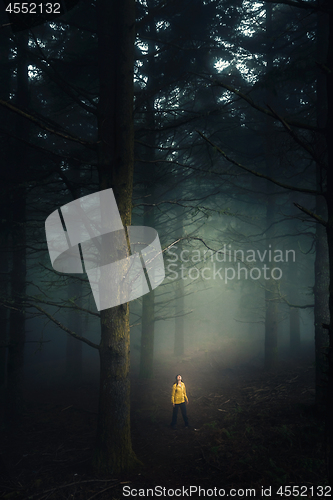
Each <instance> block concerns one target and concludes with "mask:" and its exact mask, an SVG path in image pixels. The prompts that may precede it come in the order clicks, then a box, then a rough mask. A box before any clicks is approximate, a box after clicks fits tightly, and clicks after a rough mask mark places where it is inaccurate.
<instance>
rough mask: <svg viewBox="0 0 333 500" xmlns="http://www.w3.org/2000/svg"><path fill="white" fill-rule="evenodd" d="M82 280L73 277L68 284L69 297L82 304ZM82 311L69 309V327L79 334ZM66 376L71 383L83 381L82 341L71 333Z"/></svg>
mask: <svg viewBox="0 0 333 500" xmlns="http://www.w3.org/2000/svg"><path fill="white" fill-rule="evenodd" d="M81 288H82V285H81V281H78V280H74V279H72V280H71V281H70V282H69V285H68V298H69V300H71V299H73V300H74V301H75V303H76V304H77V305H78V306H80V305H81V302H82V301H81V298H82V290H81ZM82 324H83V321H82V313H80V312H76V311H72V310H69V318H68V328H69V329H70V330H72V331H73V332H74V333H76V334H78V335H83V332H82ZM65 370H66V371H65V378H66V380H67V381H68V382H69V383H71V384H79V383H80V382H81V381H82V342H80V341H78V340H77V339H75V338H74V337H72V336H71V335H67V341H66V368H65Z"/></svg>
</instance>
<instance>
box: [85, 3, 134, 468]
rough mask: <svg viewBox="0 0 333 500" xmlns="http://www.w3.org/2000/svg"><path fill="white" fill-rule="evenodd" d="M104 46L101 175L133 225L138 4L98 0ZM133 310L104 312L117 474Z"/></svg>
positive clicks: (105, 452) (102, 400) (103, 366)
mask: <svg viewBox="0 0 333 500" xmlns="http://www.w3.org/2000/svg"><path fill="white" fill-rule="evenodd" d="M97 30H98V45H99V61H98V64H99V82H100V95H99V105H98V173H99V187H100V189H101V190H103V189H107V188H112V189H113V191H114V195H115V198H116V201H117V205H118V209H119V212H120V215H121V219H122V222H123V225H124V226H129V225H130V224H131V209H132V189H133V163H134V155H133V150H134V130H133V68H134V39H135V2H134V0H114V1H113V2H110V1H109V0H97ZM129 345H130V344H129V306H128V303H127V304H122V305H119V306H116V307H113V308H110V309H105V310H103V311H101V342H100V349H99V354H100V395H99V410H98V426H97V440H96V449H95V455H94V461H93V463H94V466H95V468H97V469H98V470H99V471H100V472H103V473H107V474H110V473H111V474H117V473H119V472H122V471H124V470H127V469H129V468H131V467H132V466H133V465H134V463H135V456H134V453H133V451H132V443H131V434H130V379H129V367H130V363H129V362H130V358H129Z"/></svg>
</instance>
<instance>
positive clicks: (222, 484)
mask: <svg viewBox="0 0 333 500" xmlns="http://www.w3.org/2000/svg"><path fill="white" fill-rule="evenodd" d="M221 358H222V356H219V352H217V351H214V352H211V353H209V352H207V351H205V352H197V353H194V354H193V356H192V357H187V358H184V359H182V360H181V359H178V360H175V359H174V358H172V357H171V356H170V358H169V359H172V361H170V362H166V361H164V362H160V363H158V365H157V366H156V368H155V376H154V378H153V379H152V380H149V381H140V380H139V379H138V378H137V377H133V380H132V440H133V448H134V450H135V452H136V455H137V457H138V458H139V460H140V461H141V462H142V463H143V465H142V466H140V468H139V469H137V470H135V471H134V472H131V473H128V474H123V475H121V476H119V477H100V476H97V475H94V474H93V473H92V472H91V466H90V461H91V457H92V453H93V446H94V438H95V432H96V419H97V403H98V395H97V392H98V389H97V388H98V382H97V379H96V378H95V379H94V380H93V381H90V382H89V383H88V382H85V383H83V384H81V385H80V386H77V387H75V388H70V387H69V386H68V385H64V384H62V385H61V386H60V385H59V386H57V387H55V386H52V388H51V387H48V388H43V389H42V388H39V389H37V387H36V388H30V389H29V391H27V394H26V399H27V405H26V411H25V414H24V418H23V421H22V425H21V426H20V427H19V428H17V429H15V431H9V429H2V447H1V467H0V498H1V499H33V500H46V499H50V500H52V499H59V500H60V499H76V500H92V499H94V498H97V499H99V500H103V499H104V500H106V499H107V500H116V499H122V498H126V496H127V493H130V492H131V493H132V497H134V495H135V494H137V496H138V497H140V496H142V497H144V494H145V495H146V497H147V496H148V497H150V498H157V497H159V496H161V495H162V492H163V490H162V488H165V490H164V492H165V497H166V495H167V493H168V490H169V495H170V496H171V495H172V492H174V495H177V494H178V493H181V495H180V497H181V498H183V497H186V496H187V495H191V498H203V497H204V496H203V491H204V490H202V491H201V494H200V496H199V492H198V488H199V486H200V487H201V488H202V489H205V491H206V494H207V495H209V494H210V493H211V491H208V493H207V490H212V491H213V490H214V488H216V491H215V492H216V494H217V497H218V490H221V489H222V488H223V489H225V490H226V492H228V491H229V490H230V489H235V490H238V493H237V495H236V496H234V498H248V497H250V496H252V498H254V493H253V491H254V490H255V492H256V498H262V491H263V490H262V489H263V488H264V490H265V491H266V493H267V494H268V493H270V498H302V497H303V498H304V497H305V498H319V497H321V498H324V497H325V493H329V490H328V489H327V490H318V487H319V486H322V487H325V486H327V479H326V469H325V439H324V421H323V418H322V416H321V415H317V414H316V412H315V409H314V382H313V380H314V367H313V364H312V362H311V358H309V357H306V356H304V358H303V359H301V360H297V361H296V360H291V359H289V360H285V361H282V362H281V363H280V366H279V369H278V370H276V371H275V372H272V373H266V372H264V371H263V370H262V368H261V363H260V361H256V362H254V363H252V364H250V363H248V364H245V363H243V364H238V365H237V366H235V365H233V367H232V368H230V366H228V365H226V364H225V363H223V362H222V361H219V359H221ZM226 366H228V367H226ZM179 372H180V373H182V374H183V377H184V380H185V383H186V386H187V389H188V396H189V405H188V407H187V411H188V416H189V419H190V426H191V428H190V429H189V430H187V429H185V428H184V424H183V422H182V421H181V416H180V415H179V417H178V419H179V420H178V426H177V429H176V430H173V429H170V427H169V424H170V420H171V412H172V406H171V402H170V391H171V384H172V382H173V380H172V379H173V377H174V375H175V374H176V373H179ZM155 487H158V488H157V489H154V488H155ZM190 487H192V490H190V489H189V488H190ZM279 487H282V488H281V489H280V490H279V491H280V492H281V493H286V494H281V495H277V494H276V493H274V492H275V491H276V490H277V489H278V488H279ZM297 487H300V489H299V490H298V489H297ZM182 488H183V490H182ZM195 488H197V491H195ZM270 488H272V489H271V490H270ZM293 488H294V489H293ZM327 488H328V487H327ZM147 489H149V491H147ZM246 490H248V491H246ZM250 490H253V491H252V493H250ZM321 491H323V493H324V494H323V495H321V494H320V493H321ZM289 492H291V494H290V495H289ZM298 492H299V493H304V494H302V495H301V496H300V495H298ZM159 493H161V495H159ZM220 494H221V491H220ZM267 496H268V495H267ZM327 496H328V495H326V497H327ZM162 497H163V496H162ZM213 497H214V496H213ZM128 498H131V497H130V496H128ZM206 498H207V497H206Z"/></svg>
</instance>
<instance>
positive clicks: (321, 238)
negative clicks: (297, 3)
mask: <svg viewBox="0 0 333 500" xmlns="http://www.w3.org/2000/svg"><path fill="white" fill-rule="evenodd" d="M321 3H322V1H321ZM327 43H328V17H327V14H326V13H324V12H318V13H317V47H316V59H317V63H318V65H317V72H318V73H317V103H316V106H317V125H318V127H320V128H324V127H325V126H326V120H327V95H326V75H325V73H324V71H323V70H322V68H321V66H322V65H325V64H326V55H327ZM316 144H317V148H316V152H317V156H318V157H319V158H321V159H322V161H323V163H325V161H326V143H325V137H323V135H322V134H318V135H317V141H316ZM326 181H327V179H326V172H324V170H323V167H322V165H319V164H317V165H316V184H317V190H318V191H325V190H326V188H327V186H326ZM316 214H318V215H320V216H321V217H322V218H323V219H325V220H326V219H327V209H326V203H325V199H324V197H323V196H317V197H316ZM329 279H330V278H329V264H328V248H327V235H326V231H325V228H324V227H323V226H322V225H321V224H317V225H316V258H315V283H314V324H315V360H316V364H315V366H316V406H317V409H318V410H319V411H323V410H324V409H325V406H326V390H327V370H328V366H327V348H328V334H327V331H326V330H325V329H324V328H323V326H322V325H323V324H328V323H329V308H328V295H329Z"/></svg>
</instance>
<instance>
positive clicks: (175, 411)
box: [171, 403, 188, 427]
mask: <svg viewBox="0 0 333 500" xmlns="http://www.w3.org/2000/svg"><path fill="white" fill-rule="evenodd" d="M178 408H180V411H181V412H182V416H183V419H184V422H185V427H188V419H187V413H186V403H180V404H178V405H175V406H174V407H173V412H172V422H171V427H174V426H175V425H176V423H177V415H178Z"/></svg>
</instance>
